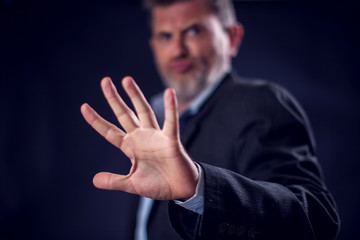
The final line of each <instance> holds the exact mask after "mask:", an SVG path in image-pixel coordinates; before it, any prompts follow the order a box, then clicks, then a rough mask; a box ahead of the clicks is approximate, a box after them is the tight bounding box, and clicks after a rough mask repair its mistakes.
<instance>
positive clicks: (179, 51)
mask: <svg viewBox="0 0 360 240" xmlns="http://www.w3.org/2000/svg"><path fill="white" fill-rule="evenodd" d="M188 52H189V50H188V47H187V45H186V42H185V39H184V37H183V36H177V37H175V38H174V39H173V43H172V56H173V58H183V57H186V56H187V55H188Z"/></svg>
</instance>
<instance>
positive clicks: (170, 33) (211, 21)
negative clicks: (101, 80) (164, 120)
mask: <svg viewBox="0 0 360 240" xmlns="http://www.w3.org/2000/svg"><path fill="white" fill-rule="evenodd" d="M150 43H151V47H152V50H153V53H154V57H155V61H156V64H157V68H158V70H159V73H160V75H161V77H162V79H163V81H164V83H165V85H166V86H167V87H172V88H174V89H175V91H176V93H177V97H178V99H179V101H181V102H189V101H191V100H192V99H193V98H194V97H195V96H196V95H197V94H198V93H199V92H200V91H201V90H202V89H203V88H204V87H206V86H207V85H208V84H209V83H211V82H213V81H216V80H217V79H219V78H220V77H221V76H222V75H223V74H224V73H225V72H226V71H228V70H229V69H230V59H231V53H230V43H229V37H228V34H227V32H226V31H225V30H224V28H223V27H222V25H221V23H220V21H219V19H218V17H217V16H216V15H214V14H213V13H212V12H211V11H210V10H209V8H208V6H207V5H206V0H193V1H184V2H178V3H174V4H172V5H170V6H165V7H164V6H159V7H155V8H154V9H153V12H152V37H151V42H150Z"/></svg>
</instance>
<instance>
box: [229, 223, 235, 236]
mask: <svg viewBox="0 0 360 240" xmlns="http://www.w3.org/2000/svg"><path fill="white" fill-rule="evenodd" d="M235 232H236V227H235V225H230V226H229V228H228V231H227V233H228V234H229V235H234V234H235Z"/></svg>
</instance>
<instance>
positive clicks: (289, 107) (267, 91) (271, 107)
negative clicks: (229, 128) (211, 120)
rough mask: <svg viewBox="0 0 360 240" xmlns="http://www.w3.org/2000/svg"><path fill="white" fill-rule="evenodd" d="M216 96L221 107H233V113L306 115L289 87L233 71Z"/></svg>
mask: <svg viewBox="0 0 360 240" xmlns="http://www.w3.org/2000/svg"><path fill="white" fill-rule="evenodd" d="M215 97H216V96H215ZM216 98H217V102H218V104H219V105H220V106H221V108H227V109H228V110H230V109H231V111H232V112H234V113H236V112H239V113H244V110H245V111H246V113H247V114H250V115H251V114H255V115H257V116H271V117H281V118H284V116H285V115H291V116H292V117H295V118H296V119H297V120H304V118H306V116H305V112H304V110H303V108H302V107H301V105H300V104H299V102H298V101H297V100H296V99H295V97H294V96H293V95H292V94H291V93H290V92H289V91H288V90H286V89H285V88H284V87H282V86H280V85H278V84H276V83H273V82H270V81H267V80H263V79H249V78H243V77H238V76H236V75H235V74H232V75H230V76H229V77H228V79H226V81H224V83H223V84H222V86H221V87H220V88H219V92H218V96H217V97H216ZM229 108H230V109H229Z"/></svg>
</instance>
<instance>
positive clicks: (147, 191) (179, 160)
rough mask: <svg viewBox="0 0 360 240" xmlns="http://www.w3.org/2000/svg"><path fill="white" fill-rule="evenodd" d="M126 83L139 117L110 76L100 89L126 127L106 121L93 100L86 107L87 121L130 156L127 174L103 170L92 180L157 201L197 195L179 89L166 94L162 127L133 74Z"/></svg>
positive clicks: (109, 188)
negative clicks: (182, 130)
mask: <svg viewBox="0 0 360 240" xmlns="http://www.w3.org/2000/svg"><path fill="white" fill-rule="evenodd" d="M122 85H123V87H124V89H125V91H126V93H127V94H128V96H129V97H130V100H131V102H132V103H133V105H134V108H135V111H136V113H137V115H135V113H134V112H133V111H132V110H131V109H130V108H129V107H128V106H127V105H126V104H125V103H124V101H123V100H122V99H121V97H120V96H119V94H118V93H117V91H116V88H115V86H114V85H113V83H112V82H111V79H110V78H104V79H103V80H102V81H101V88H102V90H103V93H104V96H105V98H106V99H107V101H108V103H109V105H110V107H111V108H112V110H113V112H114V114H115V115H116V117H117V119H118V121H119V123H120V124H121V126H122V127H123V129H124V130H125V131H122V130H121V129H120V128H118V127H117V126H115V125H114V124H112V123H109V122H108V121H106V120H104V119H103V118H102V117H101V116H99V115H98V114H97V113H96V112H95V111H94V110H93V109H92V108H91V107H90V106H89V105H88V104H86V103H85V104H83V105H82V106H81V113H82V114H83V116H84V118H85V120H86V121H87V122H88V123H89V124H90V125H91V126H92V127H93V128H94V129H95V130H96V131H97V132H99V133H100V134H101V135H102V136H103V137H104V138H106V139H107V140H108V141H109V142H110V143H112V144H113V145H115V146H116V147H118V148H119V149H120V150H121V151H123V152H124V153H125V155H126V156H127V157H128V158H129V159H130V161H131V163H132V167H131V169H130V172H129V174H128V175H119V174H114V173H106V172H101V173H98V174H97V175H95V177H94V179H93V182H94V185H95V186H96V187H98V188H102V189H108V190H121V191H125V192H128V193H133V194H138V195H141V196H145V197H149V198H153V199H157V200H173V199H188V198H190V197H191V196H192V195H193V194H194V193H195V188H196V182H197V179H198V171H197V168H196V165H195V164H194V162H193V161H192V160H191V159H190V157H189V156H188V154H187V153H186V152H185V150H184V148H183V146H182V144H181V142H180V138H179V124H178V113H177V104H176V98H175V93H174V91H173V90H172V89H167V90H166V91H165V93H164V103H165V121H164V126H163V129H160V128H159V126H158V123H157V121H156V118H155V115H154V113H153V111H152V109H151V107H150V106H149V104H148V103H147V101H146V99H145V98H144V96H143V94H142V92H141V90H140V89H139V87H138V86H137V85H136V84H135V82H134V81H133V80H132V79H131V78H130V77H125V78H124V79H123V81H122Z"/></svg>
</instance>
